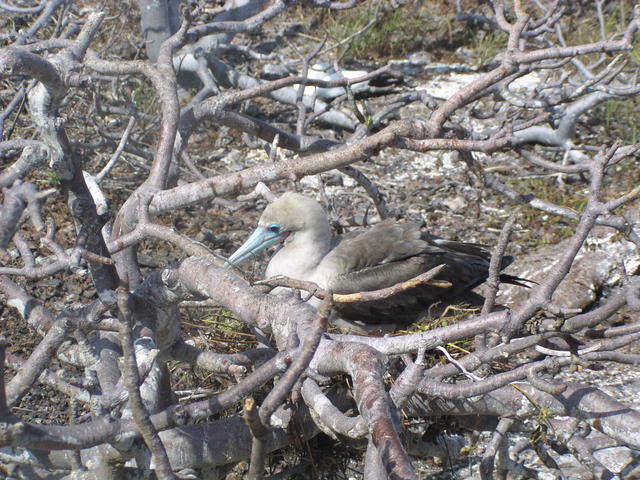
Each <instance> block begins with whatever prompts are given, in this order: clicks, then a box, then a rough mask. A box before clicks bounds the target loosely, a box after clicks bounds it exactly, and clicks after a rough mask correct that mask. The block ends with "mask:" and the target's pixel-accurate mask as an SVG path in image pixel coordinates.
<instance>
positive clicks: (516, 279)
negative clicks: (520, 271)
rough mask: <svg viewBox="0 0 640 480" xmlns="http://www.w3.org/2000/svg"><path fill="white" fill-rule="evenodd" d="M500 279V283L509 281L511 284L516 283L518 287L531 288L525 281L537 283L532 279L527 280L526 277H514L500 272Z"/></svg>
mask: <svg viewBox="0 0 640 480" xmlns="http://www.w3.org/2000/svg"><path fill="white" fill-rule="evenodd" d="M500 281H501V282H502V283H510V284H511V285H518V286H519V287H524V288H531V285H527V283H533V284H535V285H538V282H534V281H533V280H529V279H528V278H520V277H515V276H513V275H507V274H506V273H501V274H500Z"/></svg>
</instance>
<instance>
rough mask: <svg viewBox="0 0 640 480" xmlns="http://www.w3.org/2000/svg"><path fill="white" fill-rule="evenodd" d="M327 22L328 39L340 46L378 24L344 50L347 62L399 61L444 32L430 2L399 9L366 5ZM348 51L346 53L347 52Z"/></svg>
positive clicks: (333, 15) (380, 4) (335, 14)
mask: <svg viewBox="0 0 640 480" xmlns="http://www.w3.org/2000/svg"><path fill="white" fill-rule="evenodd" d="M327 15H328V18H326V20H325V22H324V26H325V31H326V33H327V34H328V36H329V39H330V40H331V41H332V42H334V43H337V42H340V41H343V40H345V39H347V38H348V37H349V36H351V35H353V34H354V33H356V32H358V31H359V30H361V29H363V28H364V27H365V26H366V25H368V24H369V23H370V22H372V21H373V22H375V23H374V24H373V25H372V26H370V27H369V28H368V29H367V30H366V31H365V32H363V33H362V34H360V35H358V36H357V37H355V38H353V39H352V40H351V41H350V42H348V43H347V44H345V46H344V47H343V53H345V57H344V58H345V60H346V61H352V60H366V59H369V58H372V57H374V58H379V57H398V56H404V55H406V54H407V53H409V52H411V51H413V50H416V49H419V48H424V47H425V46H426V44H427V43H428V38H429V37H430V36H431V35H432V34H433V33H435V32H437V31H440V30H444V29H443V27H444V26H445V24H444V22H445V21H444V20H443V17H442V16H440V15H439V14H438V7H437V6H434V5H432V4H429V3H427V2H418V3H412V4H411V5H406V6H403V7H399V8H396V9H390V8H386V5H385V3H384V2H366V3H364V4H363V5H360V6H358V7H356V8H354V9H350V10H346V11H339V12H330V13H328V14H327ZM344 49H346V52H345V51H344Z"/></svg>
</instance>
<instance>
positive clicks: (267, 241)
mask: <svg viewBox="0 0 640 480" xmlns="http://www.w3.org/2000/svg"><path fill="white" fill-rule="evenodd" d="M288 235H289V232H287V231H284V232H272V231H270V230H269V229H267V227H265V226H263V225H258V228H256V229H255V230H254V231H253V233H252V234H251V236H250V237H249V238H248V239H247V241H246V242H244V243H243V244H242V246H241V247H240V248H238V250H236V251H235V252H234V253H233V255H231V256H230V257H229V259H228V260H227V262H226V263H225V264H224V266H225V268H230V267H231V266H232V265H234V266H238V265H240V264H241V263H242V262H244V261H245V260H247V259H248V258H251V257H253V256H254V255H257V254H258V253H260V252H261V251H262V250H264V249H265V248H268V247H270V246H271V245H275V244H276V243H280V242H283V241H284V239H285V238H287V236H288Z"/></svg>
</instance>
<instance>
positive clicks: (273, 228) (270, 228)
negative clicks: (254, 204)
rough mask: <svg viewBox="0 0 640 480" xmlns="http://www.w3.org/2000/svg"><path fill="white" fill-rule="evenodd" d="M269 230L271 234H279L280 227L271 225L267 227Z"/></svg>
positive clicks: (274, 224)
mask: <svg viewBox="0 0 640 480" xmlns="http://www.w3.org/2000/svg"><path fill="white" fill-rule="evenodd" d="M267 228H268V229H269V231H270V232H273V233H280V225H278V224H276V223H272V224H271V225H269V227H267Z"/></svg>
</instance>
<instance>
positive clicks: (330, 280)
mask: <svg viewBox="0 0 640 480" xmlns="http://www.w3.org/2000/svg"><path fill="white" fill-rule="evenodd" d="M276 244H283V246H282V248H281V249H280V250H278V251H277V252H276V254H275V255H274V256H273V257H272V258H271V260H270V261H269V265H268V266H267V270H266V272H265V278H271V277H274V276H277V275H286V276H287V277H291V278H294V279H297V280H305V281H311V282H314V283H316V284H317V285H318V286H320V287H321V288H325V289H329V290H331V291H333V293H340V294H349V293H359V292H365V291H374V290H379V289H382V288H387V287H391V286H393V285H396V284H398V283H401V282H404V281H407V280H410V279H412V278H414V277H416V276H418V275H420V274H421V273H424V272H426V271H428V270H430V269H432V268H434V267H437V266H438V265H445V268H444V269H443V270H442V272H441V273H439V274H438V275H437V276H436V277H435V279H437V280H444V281H447V282H449V283H450V284H451V286H450V287H447V288H442V287H438V286H433V285H428V284H418V285H416V286H415V287H414V288H412V289H410V290H405V291H402V292H399V293H397V294H395V295H393V296H390V297H386V298H384V299H378V300H373V301H368V302H360V303H341V304H336V305H335V306H334V310H336V311H337V314H338V315H339V316H340V317H341V318H342V319H345V320H348V321H354V320H355V321H359V322H363V323H366V324H384V323H387V324H388V323H394V324H397V323H410V322H413V321H415V320H417V319H419V318H420V317H421V316H422V315H423V314H425V313H426V311H427V309H428V308H429V306H430V305H432V304H435V303H437V302H442V303H444V304H447V305H448V304H453V303H456V299H458V301H459V299H460V297H461V296H464V295H465V294H466V293H469V292H470V290H471V289H473V288H475V287H477V286H478V285H480V284H481V283H483V282H484V281H485V280H486V279H487V276H488V271H489V260H490V254H489V252H487V251H486V250H485V249H484V248H483V247H482V246H480V245H477V244H472V243H462V242H454V241H449V240H445V239H442V238H439V237H435V236H433V235H430V234H429V233H427V232H423V231H421V229H420V226H419V225H417V224H412V223H394V222H390V221H383V222H381V223H379V224H376V225H373V226H371V227H368V228H366V229H363V230H360V231H353V232H349V233H347V234H345V235H342V236H337V237H332V235H331V227H330V226H329V220H328V217H327V213H326V212H325V210H324V209H323V208H322V206H321V205H320V204H319V203H318V202H316V201H315V200H313V199H311V198H308V197H305V196H304V195H301V194H299V193H294V192H287V193H285V194H283V195H282V196H281V197H280V198H278V199H277V200H275V201H274V202H273V203H271V204H269V205H268V206H267V208H266V209H265V210H264V212H263V214H262V216H261V217H260V221H259V223H258V227H257V228H256V229H255V231H254V232H253V233H252V234H251V236H250V237H249V238H248V239H247V240H246V242H245V243H244V244H243V245H242V246H241V247H240V248H238V250H236V251H235V253H233V255H231V257H229V260H228V263H229V264H231V265H236V266H237V265H239V264H240V263H242V262H243V261H245V260H247V259H249V258H251V257H253V256H254V255H256V254H257V253H259V252H261V251H262V250H264V249H266V248H267V247H269V246H271V245H276ZM512 260H513V259H512V258H511V257H505V258H504V260H503V264H502V268H505V267H506V266H507V265H508V264H509V263H511V261H512ZM501 280H502V281H503V282H507V283H515V284H517V285H522V286H526V285H524V284H522V283H521V281H523V279H519V278H517V277H512V276H509V275H501Z"/></svg>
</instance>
